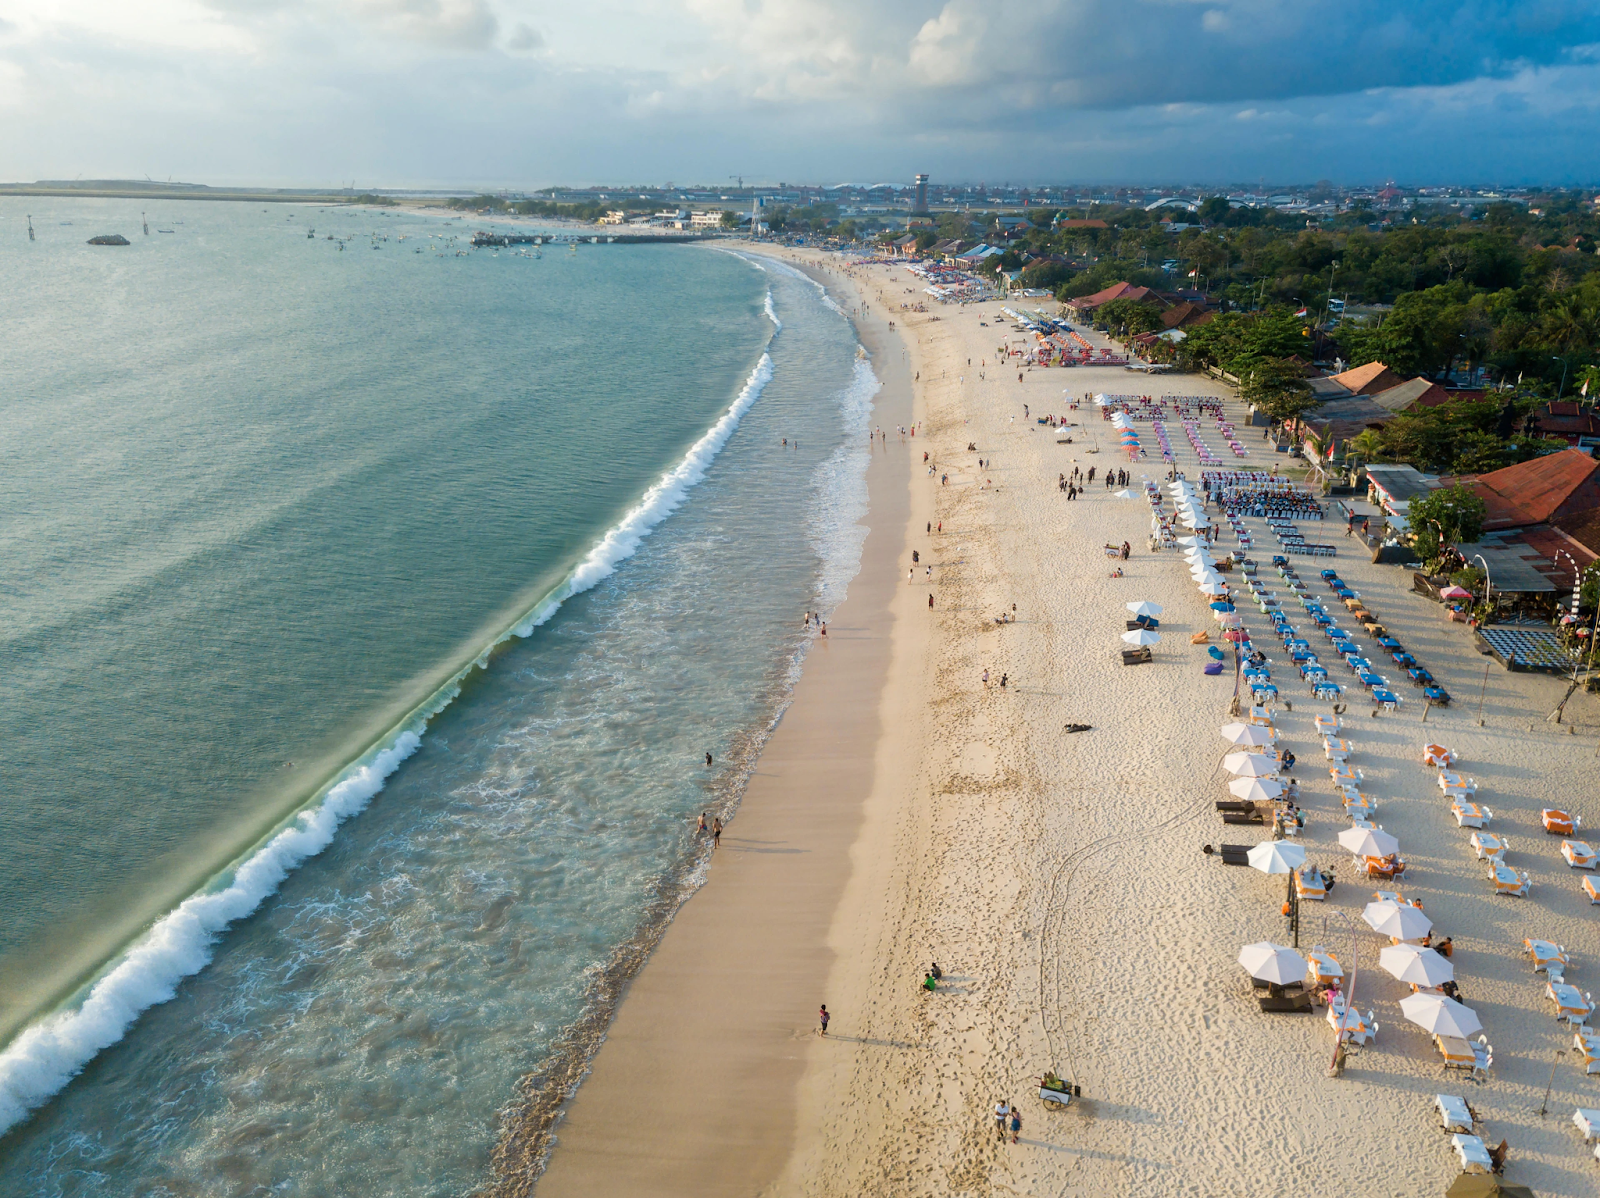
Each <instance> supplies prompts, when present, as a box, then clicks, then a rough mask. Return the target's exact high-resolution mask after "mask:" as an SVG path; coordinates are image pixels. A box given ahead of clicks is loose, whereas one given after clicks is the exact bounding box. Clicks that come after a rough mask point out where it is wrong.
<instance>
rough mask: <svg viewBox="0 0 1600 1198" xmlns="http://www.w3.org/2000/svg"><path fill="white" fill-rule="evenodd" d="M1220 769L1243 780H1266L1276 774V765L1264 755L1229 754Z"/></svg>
mask: <svg viewBox="0 0 1600 1198" xmlns="http://www.w3.org/2000/svg"><path fill="white" fill-rule="evenodd" d="M1222 768H1223V769H1225V770H1227V771H1228V772H1229V773H1230V774H1236V775H1238V776H1240V777H1243V778H1266V777H1269V776H1271V775H1273V774H1276V773H1277V772H1278V763H1277V762H1276V761H1274V760H1273V759H1272V758H1270V757H1268V756H1267V755H1266V754H1265V753H1229V754H1228V755H1227V756H1226V757H1224V758H1223V759H1222Z"/></svg>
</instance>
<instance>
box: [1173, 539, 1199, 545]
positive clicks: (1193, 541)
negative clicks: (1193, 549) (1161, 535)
mask: <svg viewBox="0 0 1600 1198" xmlns="http://www.w3.org/2000/svg"><path fill="white" fill-rule="evenodd" d="M1178 544H1180V545H1198V544H1200V538H1199V537H1179V538H1178Z"/></svg>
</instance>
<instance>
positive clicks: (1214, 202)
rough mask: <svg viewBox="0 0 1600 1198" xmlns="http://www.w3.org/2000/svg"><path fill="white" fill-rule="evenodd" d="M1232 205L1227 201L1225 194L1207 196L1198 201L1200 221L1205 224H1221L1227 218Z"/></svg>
mask: <svg viewBox="0 0 1600 1198" xmlns="http://www.w3.org/2000/svg"><path fill="white" fill-rule="evenodd" d="M1231 211H1232V206H1231V205H1230V204H1229V203H1228V197H1227V196H1207V197H1206V198H1205V199H1204V200H1202V201H1200V211H1199V213H1198V215H1199V217H1200V223H1201V224H1205V225H1217V224H1221V223H1222V222H1223V221H1225V220H1226V219H1227V218H1228V213H1229V212H1231Z"/></svg>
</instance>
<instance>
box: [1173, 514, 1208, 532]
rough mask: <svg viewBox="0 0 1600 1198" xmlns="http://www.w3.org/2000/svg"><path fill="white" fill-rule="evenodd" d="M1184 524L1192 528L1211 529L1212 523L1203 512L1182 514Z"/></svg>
mask: <svg viewBox="0 0 1600 1198" xmlns="http://www.w3.org/2000/svg"><path fill="white" fill-rule="evenodd" d="M1179 515H1180V517H1181V518H1182V520H1183V522H1184V523H1185V524H1187V525H1188V526H1189V527H1190V528H1210V527H1211V521H1210V520H1208V519H1206V517H1205V514H1204V513H1203V512H1180V513H1179Z"/></svg>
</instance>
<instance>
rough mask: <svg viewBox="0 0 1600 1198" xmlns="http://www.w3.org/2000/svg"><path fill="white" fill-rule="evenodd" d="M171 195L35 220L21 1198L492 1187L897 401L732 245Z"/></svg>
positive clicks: (16, 1066) (536, 1118) (10, 580)
mask: <svg viewBox="0 0 1600 1198" xmlns="http://www.w3.org/2000/svg"><path fill="white" fill-rule="evenodd" d="M139 207H140V205H139V204H138V203H137V202H134V201H112V200H61V199H27V200H20V199H0V269H3V270H4V272H5V277H6V279H7V281H8V284H9V285H8V286H7V288H5V289H4V291H3V293H0V311H3V316H4V320H5V327H6V328H7V329H8V336H7V337H6V338H4V339H0V371H3V373H0V377H3V378H4V379H5V380H6V387H5V388H4V390H3V391H0V412H3V413H4V420H3V421H0V462H3V467H4V469H3V471H0V479H3V480H4V481H3V482H0V486H3V487H4V488H5V491H4V495H5V500H6V502H5V503H4V504H3V505H0V548H3V550H4V553H3V557H0V561H3V562H4V567H3V573H0V638H3V641H4V660H5V662H6V665H7V676H8V682H9V685H8V687H7V702H6V704H5V706H4V707H3V708H0V778H3V779H4V793H5V802H4V804H3V808H0V833H3V836H0V862H3V866H4V867H3V868H0V910H3V911H5V912H6V919H5V920H4V921H0V1035H3V1036H4V1037H5V1038H6V1040H7V1041H8V1042H7V1043H6V1046H5V1047H4V1049H3V1050H0V1127H4V1128H9V1131H7V1132H6V1134H5V1135H4V1136H3V1138H0V1192H5V1193H8V1194H12V1193H14V1194H30V1195H32V1194H37V1195H77V1194H91V1193H92V1194H97V1195H100V1194H109V1195H120V1194H128V1195H136V1194H137V1195H167V1194H171V1195H178V1194H183V1195H213V1194H215V1195H224V1194H227V1195H235V1194H244V1193H254V1192H259V1193H263V1194H265V1193H272V1194H283V1195H323V1194H328V1195H332V1194H349V1193H360V1194H363V1195H374V1196H378V1195H396V1196H399V1195H407V1196H411V1195H455V1194H466V1193H472V1192H475V1191H481V1190H485V1189H490V1188H493V1186H494V1184H495V1175H496V1168H497V1165H496V1161H497V1159H499V1158H500V1157H501V1156H506V1157H507V1159H510V1157H514V1156H516V1155H517V1154H516V1153H511V1154H509V1155H508V1154H507V1153H506V1152H505V1145H506V1144H508V1143H511V1142H513V1141H520V1144H521V1148H522V1149H523V1150H524V1151H523V1152H522V1156H523V1157H526V1155H527V1153H526V1151H525V1149H526V1146H527V1144H528V1143H529V1142H530V1137H531V1142H532V1143H533V1144H534V1145H535V1148H537V1145H538V1144H539V1143H541V1142H542V1140H541V1136H542V1133H543V1130H544V1129H546V1128H548V1126H549V1121H550V1119H551V1117H552V1115H553V1114H554V1112H555V1110H556V1109H557V1107H558V1105H559V1100H560V1098H561V1097H562V1096H563V1094H564V1093H565V1092H566V1091H567V1090H568V1089H569V1088H570V1086H571V1085H572V1084H573V1082H574V1080H575V1079H576V1078H577V1077H578V1076H579V1075H580V1073H581V1067H582V1063H583V1061H584V1060H585V1059H586V1058H587V1055H588V1053H589V1052H591V1051H592V1049H593V1047H594V1046H595V1043H596V1040H597V1037H598V1036H599V1035H602V1034H603V1031H604V1027H605V1023H606V1019H607V1017H608V1014H609V1011H610V1006H611V1003H612V1002H613V1000H614V998H615V995H616V992H617V989H618V988H619V986H620V985H621V984H622V983H623V982H625V980H626V978H627V977H628V976H630V974H631V971H632V970H633V969H635V968H636V967H637V965H638V964H639V962H640V961H641V960H642V959H643V957H644V956H645V955H646V954H647V952H648V949H649V947H650V946H651V944H653V943H654V939H655V937H656V936H657V935H658V934H659V932H660V930H661V928H662V926H663V924H664V922H665V921H666V920H667V919H668V918H670V915H671V913H672V911H673V910H674V909H675V908H676V906H677V904H678V903H680V902H681V901H682V900H683V899H684V898H685V897H686V896H687V895H688V894H689V893H691V892H692V890H693V888H694V886H695V885H696V884H697V882H698V880H699V878H700V871H701V869H702V868H703V866H704V861H705V854H706V845H705V844H704V842H703V841H702V840H701V839H700V838H698V837H697V836H696V835H695V823H696V818H697V817H698V815H699V814H700V812H701V811H707V812H710V813H712V814H717V813H720V814H723V815H724V816H726V815H727V814H728V813H730V812H731V811H732V810H733V809H734V808H735V806H736V804H737V801H738V798H739V795H740V793H741V792H742V787H743V782H744V778H745V777H746V775H747V772H748V770H749V769H750V767H751V765H752V764H753V761H754V758H755V755H756V754H757V753H758V752H759V749H760V747H761V744H762V743H763V740H764V738H765V736H766V734H767V733H768V731H769V730H770V729H771V727H772V726H773V724H774V722H775V721H776V720H777V719H778V718H779V717H780V716H781V713H782V710H783V707H784V704H785V703H786V701H787V696H788V694H789V691H790V688H791V687H792V685H793V682H794V679H795V677H796V675H797V672H798V669H799V665H800V662H801V660H802V659H803V656H804V654H805V651H806V648H807V646H808V645H809V643H810V634H809V633H808V632H807V631H806V630H804V629H803V628H802V625H801V616H802V613H803V612H805V611H807V610H820V611H822V612H823V613H824V614H826V613H827V612H829V611H830V610H831V609H832V608H833V606H834V605H836V604H837V603H838V601H839V600H840V599H842V598H843V595H844V593H845V590H846V588H847V587H848V584H849V580H850V578H851V577H852V576H853V574H854V572H855V570H856V567H857V565H858V563H859V556H860V548H861V543H862V539H863V537H864V535H865V529H864V527H863V526H862V525H861V524H860V520H861V518H862V516H863V514H864V512H865V506H866V495H865V466H866V460H867V447H866V436H865V432H866V429H867V426H868V424H869V418H870V411H871V402H872V395H873V393H874V392H875V390H876V387H877V384H876V380H875V378H874V376H873V374H872V370H871V367H870V364H869V363H868V362H867V361H866V359H865V357H864V356H863V355H862V354H861V353H860V351H859V347H858V345H857V342H856V340H855V337H854V334H853V332H852V330H851V328H850V326H849V324H848V322H847V321H846V320H845V318H844V316H843V314H842V313H840V312H839V310H838V309H837V307H835V306H833V305H832V303H831V301H829V300H828V299H827V297H826V296H825V295H824V294H823V293H822V292H821V290H820V289H819V288H818V287H817V286H816V285H814V284H813V283H812V282H810V280H808V279H806V278H805V277H804V276H802V275H799V274H798V273H797V272H794V271H792V270H790V269H788V268H787V267H783V266H781V265H779V264H777V263H774V262H770V261H757V260H754V259H751V258H748V257H744V256H740V255H737V254H734V253H730V252H725V251H723V250H719V249H716V248H712V247H708V246H690V245H662V246H621V245H593V244H585V245H583V246H581V247H580V248H579V249H578V250H577V251H576V252H572V251H569V250H568V249H566V248H563V247H556V246H545V247H543V248H542V250H538V251H534V250H527V251H518V250H511V249H502V250H499V251H491V250H472V249H470V248H467V246H466V244H465V242H466V238H467V237H468V236H469V235H470V232H471V231H472V230H473V229H474V228H477V227H482V224H483V223H484V222H481V221H473V220H470V219H469V220H467V221H461V220H448V219H445V218H443V217H439V216H427V215H416V214H396V213H380V212H374V211H371V210H354V209H332V208H316V207H309V206H278V205H273V206H266V207H263V206H260V205H250V204H227V203H216V202H191V203H174V202H160V203H158V204H156V205H155V206H154V207H152V208H150V210H149V211H148V213H147V215H148V220H149V226H150V229H151V232H150V233H149V234H145V233H144V232H142V224H141V217H140V212H139ZM30 217H31V220H32V224H33V226H34V228H35V230H36V234H37V239H36V240H32V241H30V240H29V239H28V235H27V219H28V218H30ZM163 230H170V232H164V231H163ZM113 232H116V233H122V234H123V235H124V236H126V237H128V238H129V240H130V241H131V242H132V243H133V244H132V245H130V246H128V247H115V248H103V247H91V246H88V245H86V244H85V242H86V241H87V239H88V238H89V237H91V236H94V235H96V234H100V233H113ZM308 233H309V234H310V235H308ZM707 752H710V753H712V754H713V757H714V764H713V766H711V767H710V768H707V766H706V765H705V754H706V753H707ZM497 1145H498V1146H500V1149H499V1152H498V1155H497ZM534 1155H535V1156H536V1155H537V1152H536V1151H535V1153H534Z"/></svg>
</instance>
